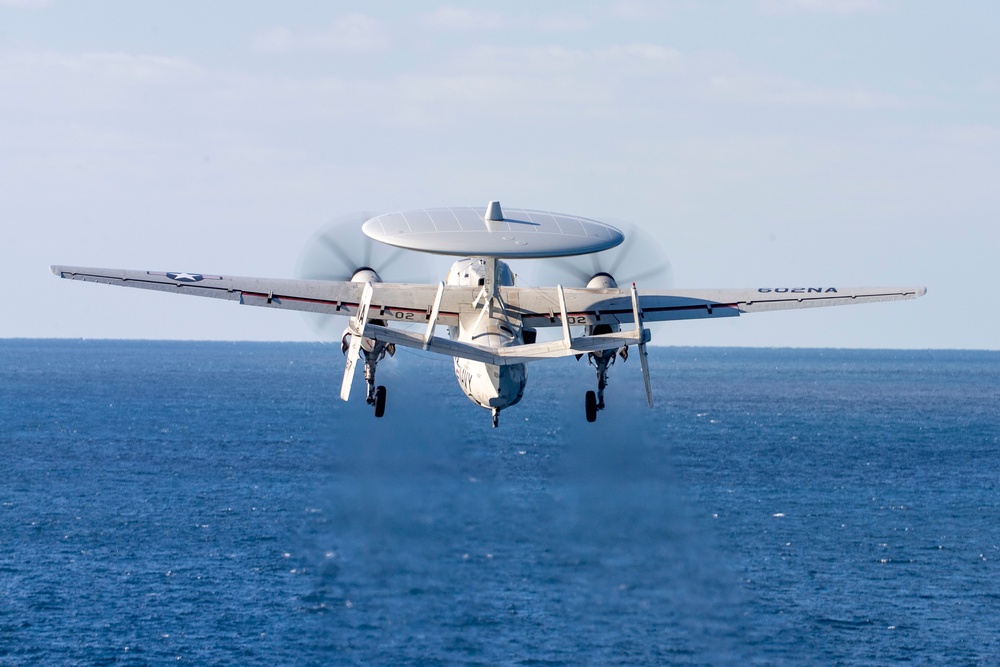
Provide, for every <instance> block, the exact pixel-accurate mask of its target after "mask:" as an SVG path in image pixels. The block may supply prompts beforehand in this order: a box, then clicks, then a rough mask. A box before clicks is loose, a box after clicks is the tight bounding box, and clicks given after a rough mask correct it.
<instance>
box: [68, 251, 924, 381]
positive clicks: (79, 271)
mask: <svg viewBox="0 0 1000 667" xmlns="http://www.w3.org/2000/svg"><path fill="white" fill-rule="evenodd" d="M52 272H53V273H54V274H56V275H57V276H60V277H62V278H68V279H71V280H83V281H87V282H95V283H103V284H107V285H119V286H122V287H134V288H140V289H149V290H156V291H162V292H174V293H176V294H189V295H193V296H204V297H212V298H216V299H228V300H230V301H237V302H239V303H240V304H243V305H248V306H261V307H265V308H279V309H285V310H300V311H308V312H314V313H325V314H329V315H344V316H355V315H356V314H357V311H358V306H359V304H360V302H361V297H362V292H363V291H364V287H365V285H364V284H363V283H353V282H346V281H330V280H291V279H278V278H252V277H241V276H220V275H210V274H201V273H184V272H172V271H168V272H164V271H133V270H124V269H99V268H89V267H76V266H53V267H52ZM439 288H440V292H439ZM480 290H481V288H479V287H460V286H454V285H443V286H441V285H427V284H405V283H374V284H373V285H372V300H371V310H370V313H369V318H370V319H371V320H381V321H383V322H386V323H392V322H396V323H400V324H416V325H420V324H424V325H426V324H427V323H428V322H430V321H431V318H432V316H435V315H436V317H435V319H434V321H435V323H436V324H439V325H444V326H456V325H457V324H458V318H459V315H460V314H464V313H472V312H475V311H476V310H477V308H478V307H480V305H479V304H480V302H479V299H478V296H479V291H480ZM558 291H559V288H556V287H545V288H532V287H502V288H500V294H501V298H502V299H503V301H504V304H505V306H506V308H507V310H508V312H509V313H510V314H511V315H514V316H517V317H520V318H521V321H522V323H523V324H524V326H528V327H553V326H554V327H559V326H562V315H561V312H562V311H561V307H560V305H559V296H558ZM926 291H927V290H926V288H923V287H860V288H842V287H762V288H756V289H706V290H670V291H647V292H639V293H638V299H639V309H640V310H641V314H642V319H643V320H644V321H645V322H664V321H670V320H690V319H705V318H719V317H735V316H738V315H740V314H742V313H755V312H764V311H769V310H788V309H794V308H814V307H820V306H837V305H851V304H857V303H872V302H877V301H895V300H899V299H915V298H917V297H919V296H923V295H924V294H925V293H926ZM563 292H564V295H565V301H566V317H567V320H568V324H569V325H573V326H580V325H596V324H634V316H633V309H632V297H631V291H630V290H624V289H586V288H566V289H564V290H563ZM397 342H399V343H401V344H404V345H405V344H407V343H406V342H403V341H402V340H400V341H397ZM609 345H610V343H609ZM435 351H437V350H435ZM440 351H442V352H445V350H443V349H442V350H440ZM580 351H582V350H580ZM448 353H450V352H448ZM469 353H470V354H478V353H477V352H475V351H469ZM535 353H537V354H539V355H544V354H546V351H544V350H542V349H541V348H538V349H537V350H535ZM491 354H496V353H495V352H491ZM550 354H553V355H554V356H560V355H562V354H565V348H560V349H559V350H552V351H551V352H550ZM455 356H463V355H458V354H456V355H455ZM536 358H537V357H536ZM506 363H516V362H513V361H508V362H506Z"/></svg>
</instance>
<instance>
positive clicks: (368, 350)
mask: <svg viewBox="0 0 1000 667" xmlns="http://www.w3.org/2000/svg"><path fill="white" fill-rule="evenodd" d="M348 346H349V336H348V335H347V334H345V335H344V340H343V343H342V346H341V347H342V349H343V351H344V354H347V349H348ZM360 352H361V356H362V358H364V362H365V384H367V385H368V395H367V398H366V399H365V400H366V402H367V403H368V405H371V406H374V407H375V416H376V417H378V418H381V417H382V416H383V415H385V386H384V385H378V386H376V385H375V370H376V367H377V366H378V362H380V361H382V360H383V359H385V355H387V354H388V355H389V356H390V357H391V356H393V355H394V354H396V345H395V344H394V343H383V342H381V341H372V340H370V339H365V340H364V341H362V344H361V350H360Z"/></svg>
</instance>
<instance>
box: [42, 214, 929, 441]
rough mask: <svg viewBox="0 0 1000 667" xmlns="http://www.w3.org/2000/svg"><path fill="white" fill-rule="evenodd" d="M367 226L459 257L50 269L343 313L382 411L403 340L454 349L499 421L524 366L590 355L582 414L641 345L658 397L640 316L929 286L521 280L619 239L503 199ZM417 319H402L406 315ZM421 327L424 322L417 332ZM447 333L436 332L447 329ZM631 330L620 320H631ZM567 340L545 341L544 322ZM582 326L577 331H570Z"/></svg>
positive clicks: (745, 309)
mask: <svg viewBox="0 0 1000 667" xmlns="http://www.w3.org/2000/svg"><path fill="white" fill-rule="evenodd" d="M361 231H362V232H363V233H364V234H365V235H367V236H368V237H369V238H370V239H374V240H375V241H377V242H379V243H382V244H386V245H389V246H395V247H397V248H402V249H406V250H410V251H419V252H426V253H435V254H441V255H451V256H457V257H460V258H461V259H458V260H457V261H456V262H454V264H452V266H451V269H450V270H449V271H448V275H447V279H446V280H445V281H443V282H440V283H438V284H436V285H435V284H416V283H390V282H383V280H382V277H381V276H380V275H379V273H378V272H377V271H376V270H375V269H374V268H371V267H369V266H364V265H357V266H355V267H354V268H353V274H352V275H350V279H349V280H292V279H268V278H248V277H239V276H220V275H210V274H202V273H186V272H162V271H131V270H122V269H99V268H86V267H76V266H53V267H52V272H53V273H55V274H56V275H57V276H60V277H62V278H69V279H72V280H83V281H87V282H95V283H104V284H107V285H120V286H124V287H138V288H141V289H151V290H159V291H164V292H175V293H178V294H191V295H196V296H206V297H214V298H217V299H229V300H232V301H238V302H239V303H241V304H244V305H250V306H261V307H265V308H281V309H286V310H299V311H306V312H313V313H323V314H329V315H342V316H345V317H347V318H349V320H348V325H347V329H346V330H345V332H344V336H343V340H342V349H343V351H344V354H345V355H346V356H347V361H346V365H345V369H344V379H343V382H342V384H341V390H340V397H341V398H342V399H344V400H345V401H346V400H347V399H348V397H349V396H350V392H351V385H352V383H353V379H354V375H355V370H356V367H357V366H358V364H359V362H361V364H362V365H363V367H364V375H365V381H366V383H367V390H368V393H367V402H368V404H369V405H372V406H374V411H375V416H376V417H381V416H382V415H383V414H384V413H385V406H386V389H385V387H384V386H382V385H377V384H376V382H375V372H376V368H377V365H378V363H379V362H380V361H381V360H382V359H384V358H385V356H386V355H387V354H388V355H392V354H394V353H395V350H396V346H399V345H402V346H404V347H412V348H416V349H419V350H426V351H429V352H434V353H438V354H444V355H448V356H451V357H453V358H454V367H455V377H456V379H457V380H458V384H459V386H460V387H461V389H462V391H463V392H464V393H465V395H466V396H468V397H469V399H470V400H472V401H473V402H474V403H475V404H476V405H479V406H481V407H483V408H486V409H488V410H489V411H490V412H491V414H492V419H493V426H494V427H496V426H497V425H498V423H499V416H500V412H501V411H502V410H505V409H507V408H509V407H511V406H512V405H515V404H516V403H517V402H518V401H520V400H521V398H522V397H523V396H524V389H525V386H526V385H527V382H528V372H527V364H528V363H529V362H532V361H537V360H540V359H549V358H553V357H566V356H575V357H577V359H580V358H581V357H582V356H584V355H586V356H587V358H588V361H589V362H590V363H591V364H592V365H593V366H594V367H595V368H596V371H597V388H596V391H593V390H592V391H588V392H586V395H585V399H586V400H585V406H584V407H585V415H586V419H587V421H590V422H593V421H595V420H596V419H597V413H598V411H600V410H601V409H603V408H604V390H605V387H606V386H607V379H608V371H609V368H610V367H611V366H612V365H613V364H614V363H615V360H616V358H618V359H621V360H622V361H624V360H626V359H627V358H628V356H629V347H630V346H635V351H636V352H637V353H638V357H639V363H640V366H641V369H642V375H643V380H644V382H645V388H646V400H647V402H648V404H649V406H650V407H652V405H653V394H652V390H651V387H650V381H649V368H648V365H647V360H646V344H647V343H648V342H649V341H650V332H649V329H646V328H644V323H645V322H664V321H672V320H690V319H718V318H722V317H736V316H739V315H741V314H743V313H755V312H763V311H771V310H788V309H797V308H811V307H818V306H836V305H848V304H858V303H872V302H878V301H895V300H900V299H914V298H917V297H919V296H923V295H924V294H925V293H926V291H927V290H926V288H923V287H861V288H846V287H832V286H825V285H807V286H790V287H759V288H749V289H682V290H645V289H644V290H642V291H640V290H639V289H637V287H636V285H635V283H632V284H631V285H628V286H626V287H624V288H622V287H620V286H619V285H618V283H617V282H616V281H615V278H614V276H613V275H612V273H611V272H610V271H596V272H595V273H594V274H593V275H592V276H590V278H589V280H587V282H586V285H585V286H584V287H563V286H562V285H556V286H555V287H522V286H518V285H517V284H516V280H515V275H514V273H513V272H512V271H511V268H510V266H509V265H508V264H507V262H505V261H504V260H505V259H523V258H553V257H565V256H572V255H583V254H589V253H599V252H602V251H605V250H609V249H611V248H614V247H616V246H618V245H620V244H621V243H622V242H623V241H624V240H625V235H624V234H623V233H622V232H621V231H620V230H619V229H616V228H615V227H613V226H611V225H608V224H605V223H603V222H599V221H597V220H590V219H587V218H581V217H578V216H572V215H565V214H561V213H551V212H547V211H534V210H526V209H508V210H507V211H504V210H503V209H502V208H501V206H500V202H497V201H491V202H489V204H488V205H487V207H486V209H485V210H480V209H475V208H472V207H456V208H430V209H420V210H414V211H401V212H398V213H389V214H385V215H379V216H375V217H372V218H370V219H368V220H367V221H365V222H364V224H363V225H362V226H361ZM399 324H405V325H411V326H409V327H406V328H402V327H399V326H397V325H399ZM412 325H418V326H417V328H416V329H414V327H413V326H412ZM439 325H440V326H444V327H447V330H448V336H447V337H442V336H439V335H437V331H436V329H437V327H438V326H439ZM623 326H624V328H623ZM543 327H554V328H556V330H557V332H559V333H561V337H558V338H557V339H556V340H549V341H544V342H539V341H537V339H536V332H537V330H538V329H539V328H543ZM571 327H573V328H575V329H576V331H577V333H578V334H579V333H580V332H581V331H582V335H576V336H574V335H573V330H572V329H571Z"/></svg>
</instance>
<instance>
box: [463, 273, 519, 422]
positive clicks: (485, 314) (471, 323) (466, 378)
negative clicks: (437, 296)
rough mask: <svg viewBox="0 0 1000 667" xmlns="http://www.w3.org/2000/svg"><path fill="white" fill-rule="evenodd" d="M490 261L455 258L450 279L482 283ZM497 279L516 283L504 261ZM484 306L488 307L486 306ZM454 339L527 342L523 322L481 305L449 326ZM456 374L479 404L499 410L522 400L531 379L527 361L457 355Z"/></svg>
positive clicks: (502, 283)
mask: <svg viewBox="0 0 1000 667" xmlns="http://www.w3.org/2000/svg"><path fill="white" fill-rule="evenodd" d="M487 261H488V260H485V259H483V258H479V257H473V258H469V259H461V260H459V261H457V262H455V263H454V264H453V265H452V267H451V270H450V271H449V272H448V280H447V283H448V284H449V285H459V286H464V287H481V286H483V284H484V282H485V281H486V280H487V270H488V266H487ZM496 281H497V284H498V285H500V286H508V287H509V286H513V284H514V274H513V273H512V272H511V270H510V267H509V266H508V265H507V264H506V263H505V262H500V261H498V262H497V269H496ZM484 308H485V310H484ZM448 334H449V336H450V337H451V339H452V340H457V341H461V342H463V343H472V344H473V345H481V346H484V347H496V348H499V347H509V346H513V345H521V344H522V343H523V342H524V337H523V332H522V330H521V324H520V322H518V321H514V320H510V319H508V318H507V317H505V316H504V314H503V311H502V309H500V308H499V307H493V308H490V306H489V305H485V306H484V305H481V306H480V308H479V309H477V310H476V311H474V312H472V313H466V314H462V315H461V316H460V317H459V321H458V326H452V327H448ZM454 363H455V378H456V379H457V380H458V385H459V387H461V389H462V391H463V392H464V393H465V395H466V396H468V397H469V400H471V401H472V402H473V403H475V404H476V405H479V406H481V407H484V408H487V409H490V410H494V411H499V410H502V409H504V408H507V407H510V406H512V405H514V404H515V403H517V402H518V401H520V400H521V397H522V396H523V395H524V387H525V385H526V384H527V382H528V370H527V368H526V366H525V364H510V365H504V366H497V365H494V364H486V363H483V362H480V361H470V360H469V359H461V358H458V357H455V358H454Z"/></svg>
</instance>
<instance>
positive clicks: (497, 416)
mask: <svg viewBox="0 0 1000 667" xmlns="http://www.w3.org/2000/svg"><path fill="white" fill-rule="evenodd" d="M499 425H500V408H493V428H496V427H497V426H499Z"/></svg>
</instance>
